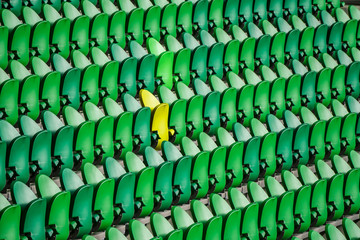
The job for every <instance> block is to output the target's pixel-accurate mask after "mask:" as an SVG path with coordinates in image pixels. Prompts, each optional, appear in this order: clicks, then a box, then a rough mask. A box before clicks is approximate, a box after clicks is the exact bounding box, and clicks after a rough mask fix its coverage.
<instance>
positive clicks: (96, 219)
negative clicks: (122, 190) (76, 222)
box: [81, 163, 115, 231]
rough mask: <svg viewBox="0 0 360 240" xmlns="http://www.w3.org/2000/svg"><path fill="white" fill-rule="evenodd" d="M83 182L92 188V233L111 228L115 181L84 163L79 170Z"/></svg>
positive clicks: (94, 167) (93, 166)
mask: <svg viewBox="0 0 360 240" xmlns="http://www.w3.org/2000/svg"><path fill="white" fill-rule="evenodd" d="M81 175H82V177H83V179H84V180H85V182H86V183H87V184H89V185H92V186H93V187H94V198H93V199H94V200H93V207H92V210H93V213H94V214H93V227H92V231H102V230H105V229H107V228H108V227H110V226H111V224H112V222H113V219H114V208H113V200H114V188H115V180H114V179H112V178H105V177H104V175H103V174H102V173H101V172H100V170H99V169H97V167H96V166H95V165H93V164H91V163H85V164H84V165H83V166H82V169H81Z"/></svg>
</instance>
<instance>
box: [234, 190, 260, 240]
mask: <svg viewBox="0 0 360 240" xmlns="http://www.w3.org/2000/svg"><path fill="white" fill-rule="evenodd" d="M228 192H229V202H230V204H231V207H232V208H233V209H241V211H242V218H241V223H242V224H241V228H240V229H241V236H242V237H247V238H250V239H259V227H258V221H259V211H260V210H259V204H258V203H250V201H249V200H248V199H247V198H246V197H245V196H244V194H243V193H242V192H241V191H239V190H238V189H236V188H230V189H229V191H228Z"/></svg>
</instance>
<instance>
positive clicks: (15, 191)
mask: <svg viewBox="0 0 360 240" xmlns="http://www.w3.org/2000/svg"><path fill="white" fill-rule="evenodd" d="M11 195H12V199H13V200H14V202H15V203H16V204H18V205H20V207H21V210H22V213H23V214H21V224H20V236H23V237H28V238H31V239H34V240H35V239H45V236H46V231H45V216H46V200H45V199H43V198H38V197H37V196H36V195H35V193H34V192H33V191H32V190H31V189H30V188H29V187H28V186H26V185H25V183H22V182H20V181H16V182H14V183H13V184H12V185H11Z"/></svg>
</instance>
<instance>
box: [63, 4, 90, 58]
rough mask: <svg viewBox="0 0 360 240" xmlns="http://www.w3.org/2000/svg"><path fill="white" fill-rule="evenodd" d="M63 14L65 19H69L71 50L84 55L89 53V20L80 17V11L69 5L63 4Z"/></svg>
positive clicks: (86, 17)
mask: <svg viewBox="0 0 360 240" xmlns="http://www.w3.org/2000/svg"><path fill="white" fill-rule="evenodd" d="M63 12H64V15H65V17H67V18H69V19H70V20H71V22H72V24H71V35H70V39H71V41H72V43H71V44H70V47H71V48H72V49H78V50H80V51H81V52H82V53H84V54H88V52H89V36H90V18H89V17H88V16H86V15H82V14H81V13H80V11H79V10H78V9H77V8H76V7H75V6H74V5H72V4H71V3H69V2H67V3H64V4H63Z"/></svg>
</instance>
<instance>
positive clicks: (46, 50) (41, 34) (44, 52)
mask: <svg viewBox="0 0 360 240" xmlns="http://www.w3.org/2000/svg"><path fill="white" fill-rule="evenodd" d="M22 12H23V16H24V20H25V22H26V23H27V24H29V25H30V26H31V27H32V32H31V45H30V47H31V48H32V50H30V54H31V55H32V56H37V57H39V58H41V59H42V60H43V61H45V62H47V61H48V60H49V57H50V46H49V39H50V23H49V22H47V21H43V20H42V19H41V18H40V17H39V15H38V14H37V13H36V12H35V11H34V8H33V7H32V8H29V7H24V8H23V11H22Z"/></svg>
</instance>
